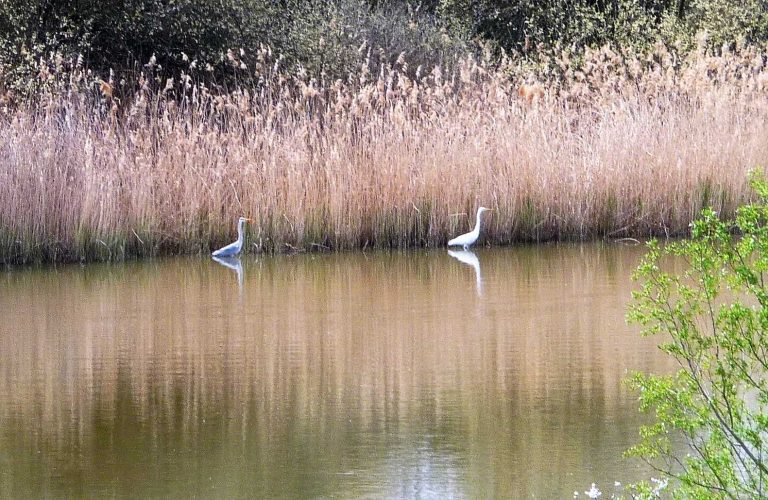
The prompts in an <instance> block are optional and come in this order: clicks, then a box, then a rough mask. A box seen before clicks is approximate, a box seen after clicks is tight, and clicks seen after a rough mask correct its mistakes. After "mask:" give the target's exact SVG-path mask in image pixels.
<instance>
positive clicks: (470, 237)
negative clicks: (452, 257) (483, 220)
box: [448, 207, 491, 250]
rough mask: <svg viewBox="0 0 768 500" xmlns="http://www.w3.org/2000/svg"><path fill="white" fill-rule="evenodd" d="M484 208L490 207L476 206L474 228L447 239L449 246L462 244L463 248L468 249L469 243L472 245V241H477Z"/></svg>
mask: <svg viewBox="0 0 768 500" xmlns="http://www.w3.org/2000/svg"><path fill="white" fill-rule="evenodd" d="M486 210H491V209H490V208H485V207H480V208H478V209H477V219H476V222H475V228H474V229H473V230H472V231H470V232H469V233H466V234H462V235H461V236H457V237H455V238H454V239H452V240H450V241H448V246H449V247H455V246H462V247H464V250H468V249H469V247H470V246H471V245H474V243H475V242H476V241H477V237H478V236H480V216H481V215H482V213H483V212H485V211H486Z"/></svg>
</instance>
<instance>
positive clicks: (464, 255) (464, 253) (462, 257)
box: [448, 250, 483, 297]
mask: <svg viewBox="0 0 768 500" xmlns="http://www.w3.org/2000/svg"><path fill="white" fill-rule="evenodd" d="M448 255H450V256H451V257H453V258H454V259H458V260H459V261H460V262H463V263H464V264H467V265H468V266H470V267H471V268H472V269H474V270H475V288H476V289H477V295H478V297H479V296H481V295H482V294H483V279H482V277H481V276H480V260H479V259H478V258H477V255H475V252H473V251H471V250H448Z"/></svg>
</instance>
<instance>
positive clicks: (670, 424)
mask: <svg viewBox="0 0 768 500" xmlns="http://www.w3.org/2000/svg"><path fill="white" fill-rule="evenodd" d="M753 187H754V189H755V191H756V193H757V195H758V200H757V201H756V202H755V203H753V204H750V205H746V206H744V207H742V208H740V209H739V210H738V212H737V215H736V219H735V221H733V222H732V223H730V222H724V221H722V220H720V219H719V218H718V215H717V214H716V213H715V212H714V211H712V210H711V209H710V210H705V211H704V212H703V213H702V218H701V219H700V220H698V221H696V222H695V223H693V224H692V234H691V238H690V239H689V240H686V241H682V242H678V243H672V244H669V245H666V246H664V247H661V246H659V245H658V244H657V243H652V244H651V245H650V251H649V253H648V255H647V256H646V257H645V258H644V260H643V262H642V264H641V265H640V267H639V268H638V270H637V277H638V278H639V279H640V280H642V281H643V285H642V289H641V290H640V291H639V292H637V293H636V294H635V296H634V303H633V305H632V307H631V311H630V314H629V317H630V318H631V319H632V320H634V321H636V322H638V323H639V324H641V325H642V326H643V328H644V333H645V334H660V335H663V336H665V337H666V338H667V341H666V342H664V343H663V344H662V345H661V348H662V350H663V351H664V352H666V353H667V354H669V355H670V356H671V357H672V358H674V360H675V361H676V362H677V365H678V367H679V369H678V371H677V372H676V373H675V374H673V375H668V376H658V375H641V374H638V375H635V376H634V377H633V378H632V385H633V386H634V387H635V388H637V389H639V391H640V401H641V406H642V408H643V409H644V410H650V409H654V410H655V416H656V421H655V423H654V424H653V425H650V426H647V427H644V428H643V429H642V430H641V438H642V440H641V442H640V443H639V444H638V445H637V446H635V447H634V448H633V449H632V450H630V454H632V455H636V456H640V457H643V458H645V459H647V460H650V461H652V462H653V463H655V464H656V465H657V466H660V467H661V468H662V470H664V471H665V472H666V474H667V475H669V476H670V477H674V478H677V480H678V485H677V486H678V487H679V489H678V494H679V495H681V496H683V497H691V498H713V497H715V498H764V497H765V496H766V494H767V493H768V483H767V482H766V480H767V479H768V463H767V462H766V451H768V450H767V449H766V445H767V444H768V443H766V439H767V438H768V282H766V278H767V277H766V271H768V183H766V182H765V181H763V180H760V179H755V180H753ZM669 257H671V258H669ZM681 263H682V265H683V266H684V270H683V271H677V269H676V267H679V266H680V265H681ZM668 268H671V269H672V270H671V271H667V270H665V269H668Z"/></svg>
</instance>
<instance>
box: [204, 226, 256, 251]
mask: <svg viewBox="0 0 768 500" xmlns="http://www.w3.org/2000/svg"><path fill="white" fill-rule="evenodd" d="M250 221H251V219H246V218H245V217H240V218H239V219H238V221H237V241H236V242H234V243H230V244H229V245H227V246H225V247H222V248H219V249H218V250H216V251H215V252H213V253H212V254H211V255H213V256H214V257H232V256H235V255H237V254H239V253H240V250H242V249H243V240H244V239H245V234H244V233H243V228H244V227H245V223H246V222H250Z"/></svg>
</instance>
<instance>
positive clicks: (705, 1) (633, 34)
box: [0, 0, 768, 87]
mask: <svg viewBox="0 0 768 500" xmlns="http://www.w3.org/2000/svg"><path fill="white" fill-rule="evenodd" d="M767 11H768V0H745V1H742V2H732V1H729V0H553V1H550V2H541V1H538V0H516V1H506V2H498V1H494V0H418V1H417V0H392V1H381V0H307V1H304V0H111V1H99V2H96V1H93V0H68V1H59V0H0V85H2V86H5V87H8V86H12V87H19V86H23V83H24V81H25V80H26V77H28V76H29V73H30V71H32V68H34V67H35V66H36V63H37V61H38V60H39V58H40V57H47V56H48V55H49V54H50V53H52V52H56V53H59V54H61V55H62V56H63V57H65V58H67V57H71V56H76V55H78V54H82V57H83V60H84V63H85V64H86V65H87V66H88V67H89V68H92V69H94V70H96V71H107V70H109V69H114V70H117V71H120V72H123V73H125V72H129V71H130V70H131V69H135V68H136V67H137V65H140V64H145V63H147V62H148V61H149V60H150V59H151V58H152V57H153V55H154V58H155V59H154V60H156V62H157V64H158V66H159V67H160V68H161V69H163V70H166V71H168V72H169V74H171V73H174V72H175V71H176V70H178V69H180V68H186V67H187V66H188V64H187V63H186V62H187V61H186V59H187V58H189V60H197V61H199V62H200V64H201V65H203V67H208V68H209V69H210V70H211V72H210V74H211V75H212V77H213V76H215V77H223V76H226V75H227V70H228V69H229V68H230V65H228V64H227V63H228V62H230V61H231V53H230V58H229V60H228V57H227V54H228V51H229V50H234V51H235V52H236V53H237V54H238V58H240V56H239V52H240V49H244V55H243V56H242V62H243V63H244V64H245V65H248V64H249V62H250V60H249V54H253V53H255V52H256V50H257V49H258V48H259V46H260V45H264V46H269V47H271V48H272V49H273V50H274V51H275V52H276V53H278V54H281V55H282V56H283V57H284V60H283V62H284V64H289V65H294V66H296V65H302V66H303V67H304V68H306V70H307V71H310V72H312V73H313V74H317V75H320V74H324V75H327V76H329V77H336V76H339V75H346V74H349V73H350V70H351V68H352V67H359V63H360V61H361V60H362V59H364V58H366V57H367V56H369V55H370V54H371V53H372V54H373V55H374V58H373V59H374V60H375V61H378V60H388V61H389V62H392V61H394V60H395V59H396V58H397V57H398V56H399V55H400V54H401V53H405V58H406V59H407V60H408V61H409V62H410V64H411V66H412V69H413V70H415V69H416V68H417V67H418V66H419V65H426V66H432V65H436V64H441V65H442V66H447V65H449V63H450V61H452V60H453V59H454V58H455V56H456V55H457V54H465V53H466V52H467V49H469V48H471V47H477V46H478V43H487V44H488V45H489V46H491V47H496V48H503V49H505V50H507V51H511V50H516V51H520V52H524V53H526V54H528V55H532V56H533V55H536V54H538V53H540V52H541V51H542V50H544V49H546V48H548V47H556V46H562V47H568V48H576V49H579V48H582V47H585V46H599V45H603V44H605V43H606V42H610V43H612V44H613V45H614V46H622V47H626V46H632V47H635V48H637V47H642V46H648V45H650V44H651V43H653V42H655V41H657V40H659V39H661V40H663V41H665V42H667V43H668V44H669V45H671V46H675V47H678V48H680V49H682V50H685V49H686V48H689V47H692V46H694V44H695V43H698V44H699V45H701V44H702V43H704V44H706V46H708V48H709V49H710V50H719V49H720V47H722V45H723V44H735V43H739V42H747V43H749V42H759V41H764V40H766V39H768V14H767ZM697 35H700V36H699V38H698V40H697ZM369 51H370V52H369ZM375 61H374V62H375ZM208 65H210V66H208Z"/></svg>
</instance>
